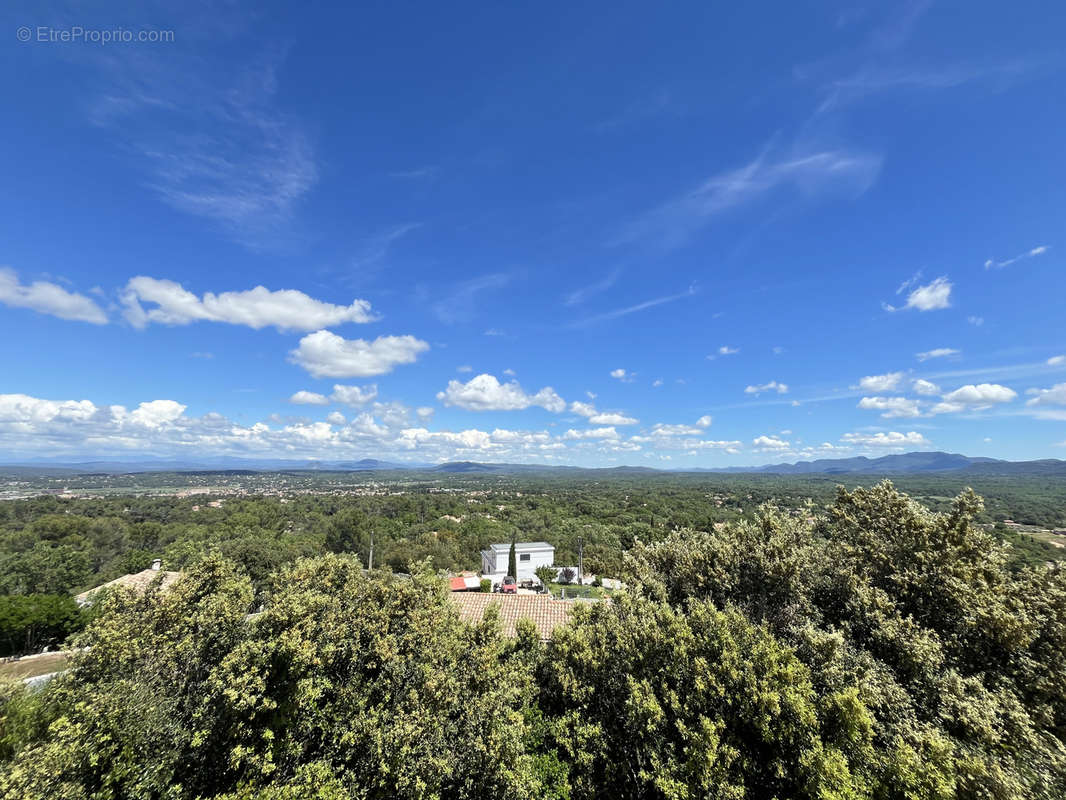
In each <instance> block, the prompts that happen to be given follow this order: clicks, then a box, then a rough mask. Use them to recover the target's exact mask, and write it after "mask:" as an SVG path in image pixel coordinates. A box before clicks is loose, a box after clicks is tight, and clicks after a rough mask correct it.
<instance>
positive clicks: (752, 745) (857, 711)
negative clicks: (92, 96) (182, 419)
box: [0, 484, 1066, 800]
mask: <svg viewBox="0 0 1066 800" xmlns="http://www.w3.org/2000/svg"><path fill="white" fill-rule="evenodd" d="M580 494H581V493H579V495H580ZM623 497H625V495H624V493H619V494H617V495H613V494H611V493H610V492H607V493H605V495H604V496H603V497H602V498H600V499H599V500H598V501H597V500H596V499H595V498H594V497H588V496H575V497H574V498H573V499H572V500H571V502H572V503H573V508H575V509H576V508H579V507H580V506H581V504H582V503H589V504H590V506H589V507H587V508H584V509H583V510H582V514H583V515H587V516H588V517H590V518H591V517H595V515H597V514H604V518H603V519H602V520H601V523H600V525H601V527H600V528H599V529H596V530H595V531H585V535H586V536H587V538H588V540H589V541H590V543H595V544H596V545H597V546H598V547H601V548H602V553H603V554H604V555H603V556H602V557H603V558H604V559H607V558H616V560H615V561H613V562H611V563H612V564H614V565H615V568H616V569H617V571H618V574H619V575H620V576H622V577H623V578H624V579H625V581H626V582H627V585H628V590H627V591H626V592H623V593H622V594H620V595H618V596H616V597H615V598H614V599H613V600H612V601H610V602H604V603H598V604H587V605H581V606H579V607H578V608H577V609H576V611H575V614H574V617H573V619H572V621H571V623H570V624H569V625H568V626H566V627H564V628H562V629H560V631H558V632H557V634H556V636H555V638H554V640H553V641H551V642H550V643H541V642H539V641H538V640H537V637H536V635H535V632H534V630H533V629H532V627H531V626H523V627H521V628H520V632H519V636H518V638H517V639H514V640H508V639H504V638H501V636H500V635H499V632H498V627H497V622H496V620H495V619H494V618H491V617H490V618H489V619H487V620H486V621H485V622H484V623H483V624H481V625H477V626H471V625H468V624H466V623H464V622H462V621H461V620H460V619H459V617H458V612H457V611H456V610H455V608H454V607H453V606H452V604H451V603H449V601H448V599H447V593H446V591H445V588H444V585H443V582H442V581H441V579H440V577H439V573H438V570H437V568H436V561H435V560H433V561H431V560H429V559H426V560H423V561H422V562H421V563H420V564H418V563H416V564H414V565H413V566H409V567H408V568H409V569H410V575H408V576H402V577H401V576H396V575H394V574H392V573H391V572H390V571H389V570H388V569H387V568H383V569H379V570H375V571H374V572H373V573H370V574H369V575H367V574H366V573H365V572H364V570H363V568H362V566H363V565H362V563H361V560H360V558H358V557H357V556H355V555H353V554H352V553H354V552H355V551H357V550H358V546H359V544H358V543H359V542H360V541H361V538H360V537H361V536H362V535H363V533H364V530H365V526H366V524H367V523H364V522H363V521H362V517H361V516H357V515H355V514H354V512H353V511H352V509H351V508H350V507H348V508H343V507H342V508H338V509H336V513H334V514H328V513H325V511H326V508H324V507H323V504H327V507H328V502H329V501H326V500H323V499H321V498H317V499H313V500H311V499H308V500H307V501H306V502H304V501H302V500H300V501H294V502H293V503H292V504H291V505H293V506H297V507H298V508H288V507H284V508H282V507H281V506H279V505H278V504H276V503H273V502H269V501H262V500H259V501H248V502H247V503H242V502H234V503H232V504H228V505H229V508H225V507H224V508H223V509H220V510H219V514H218V517H217V519H212V520H204V519H202V518H197V519H196V520H195V521H194V520H191V519H187V518H185V515H186V514H187V512H183V511H182V510H181V508H182V507H181V505H180V504H177V505H176V504H175V503H173V502H172V501H157V500H143V501H139V502H138V505H137V508H136V510H134V509H133V508H132V507H131V509H130V512H129V513H128V514H126V513H123V514H121V516H119V515H117V514H115V508H114V506H113V504H112V503H111V502H110V501H108V502H105V503H101V504H100V506H99V509H98V510H99V512H100V513H99V515H98V516H84V517H83V516H80V515H63V514H40V513H39V512H40V511H42V510H44V509H43V508H41V507H40V506H41V505H42V504H47V502H54V501H33V502H31V503H25V504H17V508H15V511H16V513H15V514H13V515H11V516H10V517H9V519H8V521H7V525H8V534H7V535H8V536H9V537H15V536H17V535H18V534H19V532H21V534H22V536H23V537H24V538H25V539H26V540H33V541H35V544H34V545H33V546H30V547H26V548H24V549H23V551H22V553H23V554H25V553H34V552H36V551H37V549H38V547H40V546H44V547H47V548H49V549H51V550H55V549H58V548H68V551H64V552H69V553H77V554H79V555H80V557H81V558H82V559H84V561H78V560H76V559H74V558H73V557H71V558H70V559H69V563H67V564H66V565H65V566H63V567H62V568H61V567H59V566H54V567H48V568H46V569H43V571H42V572H41V573H40V574H41V575H44V576H49V579H51V580H54V581H56V582H57V583H55V584H52V585H51V587H50V588H52V589H53V590H58V587H59V586H61V585H63V584H62V581H68V582H69V581H71V580H78V581H89V582H91V580H90V578H91V576H94V575H95V576H103V575H105V574H108V571H109V570H110V571H120V570H122V569H126V568H129V567H131V566H138V565H139V562H138V563H137V564H130V563H129V562H127V561H124V560H123V559H125V558H129V557H130V556H129V552H130V551H127V552H126V553H123V552H121V550H120V546H119V542H120V541H121V542H125V543H135V544H136V545H137V548H138V550H139V551H141V552H143V553H144V554H146V555H152V554H154V553H160V552H161V553H163V554H164V556H165V557H166V558H168V559H175V560H176V559H177V558H178V557H179V556H182V555H184V558H186V559H187V562H188V571H187V575H186V577H185V578H184V579H183V580H182V581H180V582H179V583H178V584H177V585H176V587H175V588H174V589H172V590H170V591H168V592H164V591H161V590H159V589H158V588H153V589H150V590H149V591H148V592H147V593H146V594H143V595H140V596H138V595H136V594H135V593H133V592H128V591H116V592H111V593H108V594H106V595H105V596H104V597H103V599H102V600H101V601H100V602H99V603H98V604H97V607H96V608H95V614H94V618H93V619H92V620H91V621H90V622H89V623H88V626H87V627H86V628H85V630H84V631H82V632H81V633H78V634H75V636H74V638H73V641H72V642H71V644H72V645H74V646H75V647H77V648H78V649H77V650H76V652H75V653H74V654H73V655H72V657H71V663H72V668H71V669H70V670H69V671H67V672H66V673H65V674H63V675H61V676H60V677H58V678H55V679H53V680H52V681H51V682H50V683H48V684H47V686H46V687H45V688H44V689H43V690H39V691H33V690H30V689H27V688H25V687H24V686H22V685H21V684H14V683H12V684H6V685H4V686H3V688H2V692H0V694H2V697H0V759H2V761H0V763H2V769H0V793H2V794H3V796H5V797H19V798H50V799H51V798H227V799H229V798H258V797H263V798H347V797H359V798H484V797H508V798H593V797H619V798H678V799H682V798H685V799H687V798H693V799H695V798H705V797H709V798H721V799H722V800H726V799H728V800H740V798H751V799H752V800H758V799H762V798H765V799H766V800H769V799H770V798H778V799H779V800H786V799H787V798H822V799H823V800H830V799H834V800H836V799H839V800H845V799H846V798H870V799H871V800H874V799H876V800H890V799H891V800H896V799H897V798H898V799H899V800H903V799H904V798H907V799H909V800H918V798H959V799H960V800H961V799H962V798H965V799H967V800H970V799H971V798H972V799H973V800H977V799H978V798H1003V799H1005V800H1006V799H1014V798H1017V799H1018V800H1021V799H1022V798H1048V799H1049V800H1050V799H1051V798H1061V797H1063V796H1066V572H1064V571H1063V570H1061V569H1059V568H1058V567H1056V566H1048V565H1045V564H1043V563H1041V564H1039V565H1036V566H1026V565H1024V564H1014V565H1013V566H1012V565H1011V563H1010V562H1011V558H1012V549H1011V548H1010V546H1009V545H1006V544H1005V543H1004V542H1003V541H1002V540H1001V539H1000V538H998V537H997V536H996V535H995V533H994V532H990V531H986V530H985V529H983V528H981V527H979V526H978V525H977V524H976V521H977V520H978V519H980V518H981V517H982V515H983V511H982V505H981V501H980V499H979V498H978V497H977V496H976V495H974V494H973V493H970V492H965V493H963V494H960V495H959V496H958V497H957V498H956V499H955V500H953V501H952V502H951V503H950V504H949V506H948V507H947V508H946V509H945V510H944V511H942V512H931V511H930V510H928V509H927V508H925V507H924V506H922V505H920V504H918V503H916V502H914V501H913V500H911V499H910V498H908V497H907V496H906V495H904V494H902V493H900V492H898V491H897V490H896V489H895V488H893V487H892V486H891V485H890V484H883V485H879V486H876V487H874V488H869V489H867V488H859V489H856V490H854V491H850V492H849V491H845V490H840V491H839V493H838V495H837V497H836V498H835V500H834V501H833V502H832V503H831V504H830V506H829V508H828V509H826V510H825V512H824V513H818V514H808V513H799V514H793V513H790V512H789V511H788V510H787V509H783V510H778V509H777V508H775V507H773V506H770V505H766V506H763V507H761V508H753V509H752V510H751V511H750V512H748V511H744V513H741V510H740V508H736V509H735V510H734V512H733V515H734V516H733V520H732V521H731V522H729V523H728V524H726V525H724V526H721V525H720V526H718V527H717V528H715V527H714V526H713V525H710V526H706V525H696V526H692V527H690V526H683V525H681V526H678V527H677V528H676V529H675V528H674V527H673V526H674V523H675V522H678V521H679V520H678V519H677V517H674V516H672V515H670V514H667V513H666V512H665V510H666V509H667V508H669V507H670V506H671V500H670V499H669V498H663V499H662V501H661V504H659V505H656V506H654V507H652V506H651V505H650V504H649V506H648V507H645V506H644V505H643V501H642V502H641V503H640V505H639V507H638V508H637V509H630V510H628V511H626V510H624V509H625V508H626V506H625V504H624V503H622V502H621V498H623ZM378 501H380V498H378V499H375V502H378ZM142 502H143V505H141V504H140V503H142ZM390 502H392V503H394V504H392V505H389V504H385V505H383V506H379V508H382V509H384V508H386V507H387V508H389V509H390V512H391V513H392V514H393V515H394V516H390V515H389V513H386V512H385V511H384V510H383V511H382V512H381V514H380V515H377V516H375V517H374V518H373V519H374V520H376V521H379V520H381V519H390V520H393V521H394V523H393V524H395V525H397V526H399V525H402V524H407V525H409V526H411V527H412V528H416V529H417V528H419V527H420V526H423V525H425V526H428V529H426V530H423V531H421V532H420V533H419V535H418V536H416V537H414V538H413V542H414V544H409V545H406V546H408V547H412V548H425V549H427V550H431V551H432V554H433V556H434V557H435V559H440V561H441V562H442V563H446V562H447V561H448V558H453V559H457V560H458V562H457V563H461V562H462V559H463V558H465V557H466V556H462V555H459V553H460V552H461V551H460V550H459V549H457V548H459V547H460V545H459V544H458V543H459V542H460V541H466V539H464V537H465V536H472V541H481V540H482V539H481V537H486V538H485V540H488V539H491V538H494V537H498V534H499V532H500V531H501V530H505V529H506V528H507V526H511V525H516V524H524V525H529V526H536V525H538V524H541V523H543V524H545V525H548V524H549V522H550V521H551V519H552V517H551V515H550V514H547V513H546V512H545V511H543V510H538V509H537V508H536V505H537V501H536V500H535V499H532V500H529V501H528V502H526V500H525V495H523V498H515V500H514V506H515V508H514V510H513V511H512V512H511V513H512V515H513V516H510V517H509V518H508V519H506V520H489V521H486V522H484V523H483V525H484V527H481V526H482V523H478V525H477V526H476V527H477V529H478V533H477V534H460V533H458V532H456V533H455V534H454V536H449V537H445V536H443V535H439V534H438V535H434V534H432V533H431V530H433V529H438V530H439V529H440V527H441V526H439V525H436V524H434V522H432V521H429V519H428V517H429V514H430V509H433V511H436V512H438V513H439V512H444V510H445V507H446V506H447V504H448V503H452V502H454V503H456V504H459V503H465V501H461V500H460V499H459V498H449V497H437V496H431V497H426V498H420V497H417V496H415V497H404V498H394V499H392V500H391V501H390ZM597 502H598V503H599V506H598V507H597V505H596V503H597ZM745 502H747V501H745ZM423 503H425V506H423ZM301 504H302V506H301ZM343 505H345V504H342V506H343ZM560 505H561V504H560ZM678 505H679V506H680V509H681V510H679V511H677V512H676V513H677V514H685V513H695V512H696V508H697V507H698V506H699V505H700V504H697V503H693V505H692V508H691V509H689V510H686V509H685V506H684V504H683V503H679V504H678ZM58 507H61V506H57V508H58ZM423 507H425V508H426V515H427V521H426V522H422V521H421V519H420V518H421V515H422V509H423ZM723 507H724V506H723ZM51 510H55V509H51ZM451 510H452V511H453V512H454V511H458V510H460V509H459V508H452V509H451ZM168 513H170V514H173V515H174V518H167V519H160V517H161V516H163V515H165V514H168ZM703 513H708V512H703ZM301 514H304V515H306V517H307V522H306V527H302V528H298V527H296V526H295V525H293V524H292V520H293V519H296V518H298V517H299V516H300V515H301ZM20 515H25V517H28V518H29V519H26V520H25V521H24V522H20V520H21V519H24V518H23V517H21V516H20ZM660 515H661V516H660ZM153 516H155V517H156V518H154V519H153V518H152V517H153ZM131 517H132V518H131ZM579 519H580V517H579ZM623 519H624V521H623ZM63 522H65V523H66V524H67V525H68V526H69V527H66V528H64V527H63V524H62V523H63ZM120 523H121V524H120ZM20 524H21V525H22V526H23V527H21V528H20V527H19V525H20ZM375 524H380V522H376V523H375ZM570 524H574V522H573V519H572V518H571V520H570ZM464 525H465V523H464ZM216 526H218V529H216ZM494 526H502V527H494ZM642 526H646V527H642ZM701 528H709V530H701ZM388 530H392V529H391V528H390V529H388ZM533 530H535V531H546V530H550V528H547V527H545V528H537V527H533ZM578 530H581V527H580V526H578ZM220 531H222V532H220ZM263 531H270V532H271V534H272V535H271V537H270V538H269V539H267V541H266V542H265V543H261V544H262V546H261V547H255V546H253V544H254V543H255V539H256V537H257V535H258V536H262V532H263ZM638 531H639V533H638ZM109 532H110V533H109ZM178 532H181V533H182V534H183V535H180V536H179V535H176V534H178ZM257 532H258V533H257ZM623 532H625V533H624V534H623ZM651 532H654V534H652V533H651ZM109 535H110V536H112V537H117V536H121V537H124V538H122V539H115V538H112V539H109V538H108V536H109ZM380 535H382V541H388V540H389V539H388V537H387V535H386V534H385V529H381V533H380ZM533 535H539V533H536V534H533ZM573 535H576V531H574V532H573ZM623 535H624V536H625V538H624V539H623V538H622V537H623ZM645 536H647V538H646V539H645V538H644V537H645ZM34 537H36V538H34ZM611 537H617V538H611ZM638 539H639V541H637V540H638ZM108 542H110V545H108ZM42 543H43V545H42ZM87 543H92V545H91V546H89V545H88V544H87ZM401 544H402V539H399V538H398V539H397V545H396V548H397V549H396V550H395V551H390V550H388V549H387V550H386V553H388V555H387V556H386V560H387V561H391V559H393V558H397V557H398V556H396V555H394V553H401V552H406V551H405V550H403V549H402V547H401ZM211 545H214V547H212V546H211ZM108 546H110V548H111V549H110V550H108V549H106V547H108ZM324 548H332V549H336V550H339V551H342V552H341V554H340V555H336V554H326V555H322V554H321V551H322V550H323V549H324ZM453 548H455V549H453ZM616 548H618V549H620V550H621V551H623V552H621V554H620V555H618V556H617V557H616V556H615V555H614V551H615V549H616ZM277 550H280V551H281V553H282V555H280V556H279V555H277ZM346 550H350V551H352V553H346V552H343V551H346ZM202 553H206V555H196V556H195V557H194V555H193V554H202ZM251 553H256V554H258V555H256V556H255V557H254V558H252V557H250V555H249V554H251ZM267 554H269V555H270V557H269V558H268V557H267ZM305 554H306V555H307V556H309V557H302V556H304V555H305ZM420 554H425V553H420ZM449 554H451V555H449ZM9 557H11V556H10V555H9ZM94 557H95V558H96V560H94ZM34 558H36V557H34ZM44 561H47V559H42V560H41V563H43V562H44ZM279 562H287V563H280V564H279ZM27 563H33V564H37V563H38V561H37V560H32V561H30V562H27ZM605 563H606V562H605ZM93 570H95V573H94V572H93ZM6 574H8V575H9V576H10V575H16V574H20V573H18V571H17V570H11V569H9V570H8V572H7V573H6ZM9 579H10V578H9ZM92 579H95V578H92ZM21 580H25V578H23V579H21ZM21 585H23V584H17V585H14V584H13V585H12V586H13V588H17V586H21ZM250 612H254V613H251V615H250V616H249V614H250Z"/></svg>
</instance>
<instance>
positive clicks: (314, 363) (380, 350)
mask: <svg viewBox="0 0 1066 800" xmlns="http://www.w3.org/2000/svg"><path fill="white" fill-rule="evenodd" d="M428 349H429V345H428V344H427V343H426V342H423V341H421V340H420V339H416V338H415V337H414V336H379V337H378V338H377V339H375V340H374V341H372V342H368V341H366V340H365V339H344V338H343V337H341V336H338V335H337V334H335V333H331V332H330V331H315V332H314V333H309V334H307V336H305V337H303V338H302V339H301V340H300V344H299V346H298V347H297V348H296V349H295V350H292V351H290V353H289V360H290V361H292V362H293V363H294V364H297V365H299V366H301V367H303V368H304V369H305V370H307V371H308V372H309V373H310V374H311V375H312V376H314V377H315V378H367V377H371V376H373V375H384V374H386V373H389V372H392V370H393V368H394V367H396V366H397V365H399V364H411V363H413V362H414V361H416V360H417V359H418V356H419V355H420V354H422V353H424V352H425V351H426V350H428Z"/></svg>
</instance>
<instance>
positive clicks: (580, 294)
mask: <svg viewBox="0 0 1066 800" xmlns="http://www.w3.org/2000/svg"><path fill="white" fill-rule="evenodd" d="M621 274H622V271H621V270H620V269H616V270H614V271H612V272H610V273H608V274H607V275H606V276H604V277H603V278H602V279H601V280H598V281H596V282H595V283H591V284H589V285H588V286H582V287H581V288H580V289H575V290H574V291H572V292H569V293H568V294H566V295H565V296H564V297H563V305H566V306H576V305H579V304H581V303H584V302H585V301H586V300H588V299H589V298H590V297H593V296H595V295H597V294H600V293H601V292H605V291H607V290H608V289H610V288H611V287H612V286H614V285H615V283H617V282H618V276H619V275H621Z"/></svg>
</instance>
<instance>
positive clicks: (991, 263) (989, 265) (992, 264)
mask: <svg viewBox="0 0 1066 800" xmlns="http://www.w3.org/2000/svg"><path fill="white" fill-rule="evenodd" d="M1049 249H1050V248H1048V247H1047V245H1040V246H1039V247H1034V248H1033V249H1032V250H1027V251H1026V252H1024V253H1021V254H1019V255H1016V256H1014V257H1013V258H1005V259H1003V260H1002V261H996V260H994V259H991V258H990V259H988V260H987V261H986V262H985V269H1001V268H1003V267H1009V266H1010V265H1011V264H1013V263H1014V262H1015V261H1021V260H1022V259H1026V258H1033V257H1034V256H1042V255H1043V254H1044V253H1046V252H1047V251H1048V250H1049Z"/></svg>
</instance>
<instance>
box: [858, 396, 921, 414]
mask: <svg viewBox="0 0 1066 800" xmlns="http://www.w3.org/2000/svg"><path fill="white" fill-rule="evenodd" d="M859 408H865V409H869V410H874V411H880V412H881V416H882V417H884V418H885V419H895V418H897V417H919V416H921V411H919V410H918V403H917V402H916V401H914V400H911V399H909V398H907V397H864V398H862V400H860V401H859Z"/></svg>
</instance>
